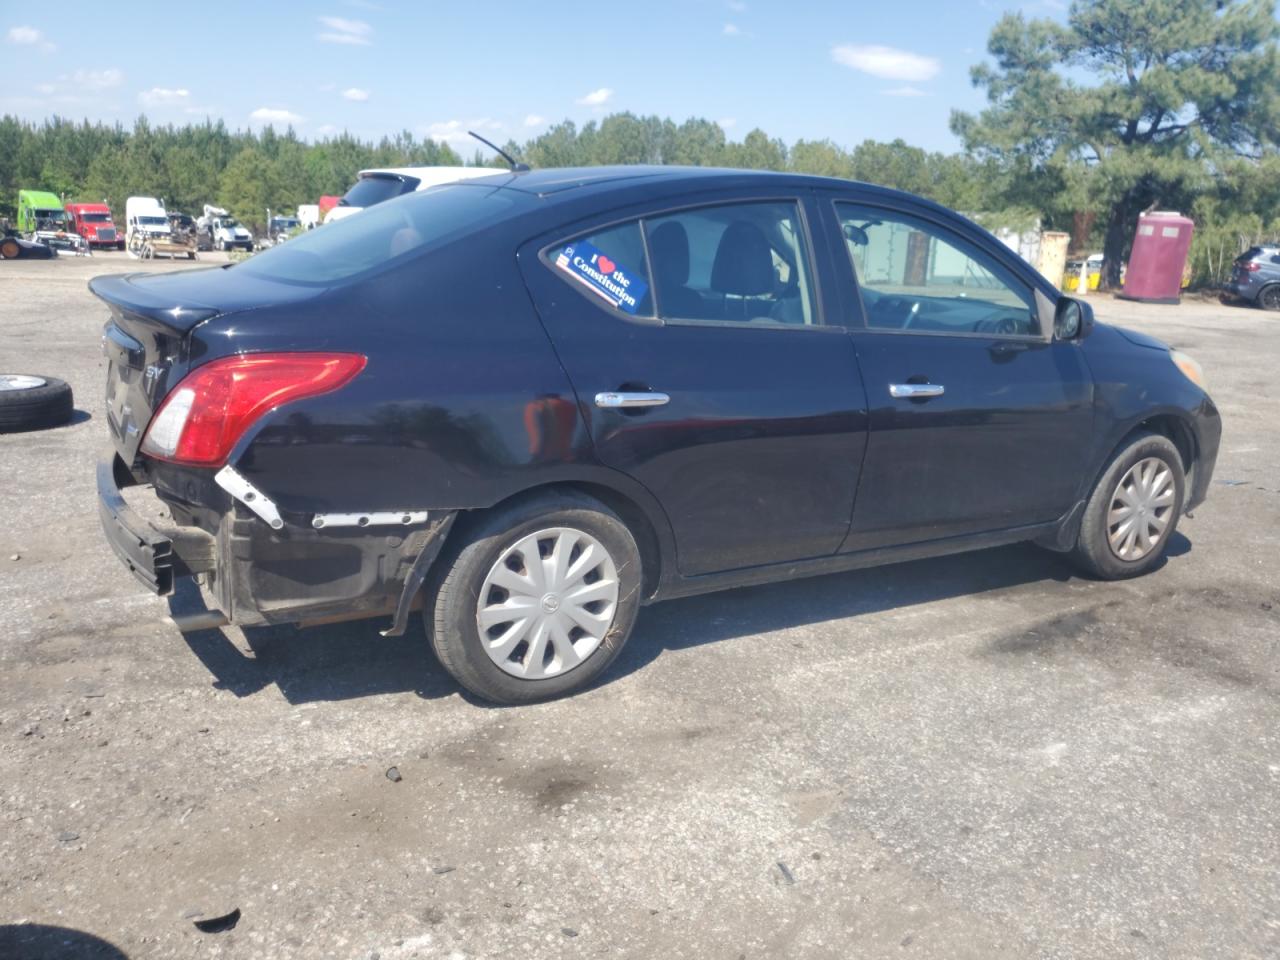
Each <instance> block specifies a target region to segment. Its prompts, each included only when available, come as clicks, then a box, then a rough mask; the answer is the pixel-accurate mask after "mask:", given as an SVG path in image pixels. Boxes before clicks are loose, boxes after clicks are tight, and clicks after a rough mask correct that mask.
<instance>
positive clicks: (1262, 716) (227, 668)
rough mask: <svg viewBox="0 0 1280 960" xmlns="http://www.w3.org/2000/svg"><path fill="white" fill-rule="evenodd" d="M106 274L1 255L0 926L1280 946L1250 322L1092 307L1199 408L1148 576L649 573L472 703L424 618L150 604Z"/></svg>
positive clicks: (646, 947)
mask: <svg viewBox="0 0 1280 960" xmlns="http://www.w3.org/2000/svg"><path fill="white" fill-rule="evenodd" d="M204 259H208V256H207V255H206V256H205V258H204ZM128 266H129V264H128V262H127V261H125V260H124V259H123V258H122V257H111V256H98V257H95V258H94V259H93V260H91V261H76V260H65V259H64V260H61V261H58V262H51V263H25V262H11V263H7V264H0V370H3V371H5V372H28V373H46V374H51V375H55V376H60V377H63V378H65V379H67V380H69V381H70V382H71V383H72V385H73V387H74V388H75V392H76V401H77V408H78V409H79V411H81V412H80V413H79V414H78V416H77V420H76V422H74V423H73V424H71V425H69V426H66V427H63V428H60V429H55V430H50V431H45V432H41V433H33V434H23V435H5V436H0V623H2V624H3V631H0V744H3V747H2V749H0V955H4V956H21V957H27V956H30V957H51V956H56V957H70V956H81V955H84V956H89V955H94V956H98V955H101V956H113V955H114V954H110V953H109V952H104V953H100V954H95V953H92V952H91V946H90V941H89V940H87V939H84V937H86V936H90V935H91V936H92V937H96V938H102V940H105V941H107V942H108V943H110V944H113V945H114V946H115V948H116V949H118V950H119V951H120V952H121V953H123V954H124V955H127V956H129V957H135V958H138V957H170V956H177V957H236V958H244V957H262V958H280V957H295V956H296V957H342V958H368V957H373V956H378V957H380V958H382V960H391V958H402V957H414V956H416V957H450V958H452V957H503V958H510V957H521V958H537V957H602V956H610V957H635V958H641V957H663V958H683V957H689V958H721V957H723V958H727V960H737V958H743V957H746V958H760V957H788V958H792V957H805V958H833V960H834V958H841V960H844V958H850V957H858V958H870V957H936V958H941V957H955V958H970V957H971V958H983V960H992V958H1004V957H1009V958H1015V957H1016V958H1028V957H1043V958H1082V957H1107V958H1171V957H1185V958H1231V960H1240V958H1263V957H1276V956H1280V873H1278V870H1280V734H1278V733H1277V723H1278V721H1280V709H1278V705H1277V698H1278V696H1280V673H1278V668H1277V655H1278V654H1280V579H1278V578H1277V561H1278V560H1280V442H1278V441H1280V400H1278V399H1277V392H1276V388H1275V383H1276V374H1275V371H1276V369H1277V367H1278V366H1280V317H1277V316H1275V315H1270V316H1269V315H1266V314H1264V313H1262V312H1260V311H1256V310H1251V309H1243V308H1237V307H1227V306H1222V305H1219V304H1217V303H1191V302H1188V303H1185V304H1183V305H1182V306H1179V307H1144V306H1136V305H1133V304H1126V303H1123V302H1121V301H1114V300H1110V299H1104V298H1101V297H1099V298H1095V303H1096V306H1097V310H1098V313H1099V315H1100V317H1101V318H1102V319H1106V320H1113V321H1116V322H1121V323H1125V324H1127V325H1130V326H1133V327H1136V328H1138V329H1141V330H1144V331H1147V332H1150V333H1152V334H1154V335H1156V336H1159V337H1161V338H1163V339H1165V340H1167V341H1169V342H1171V343H1173V344H1174V345H1177V346H1179V347H1182V348H1184V349H1186V350H1188V351H1190V352H1191V353H1192V354H1193V355H1194V356H1196V357H1197V359H1199V360H1200V361H1201V362H1202V363H1203V364H1204V366H1205V368H1206V370H1207V373H1208V377H1209V379H1210V386H1211V389H1212V392H1213V394H1214V397H1215V399H1216V400H1217V402H1218V404H1219V406H1220V407H1221V410H1222V413H1223V417H1224V421H1225V433H1224V439H1223V449H1222V453H1221V456H1220V459H1219V462H1218V469H1217V475H1216V480H1215V482H1214V485H1213V488H1212V490H1211V496H1210V500H1209V502H1208V503H1207V504H1206V505H1205V506H1204V507H1202V508H1201V509H1200V510H1198V511H1197V514H1196V517H1195V519H1194V520H1191V521H1184V524H1183V526H1182V528H1181V530H1182V532H1183V534H1184V536H1182V537H1179V538H1178V539H1177V540H1176V541H1175V543H1174V545H1173V550H1172V554H1173V555H1172V556H1171V558H1170V559H1169V561H1168V563H1167V564H1166V565H1165V566H1164V567H1163V568H1162V569H1160V570H1159V571H1157V572H1156V573H1154V574H1152V575H1150V576H1148V577H1146V578H1144V579H1142V580H1139V581H1130V582H1126V583H1116V584H1104V583H1095V582H1090V581H1088V580H1084V579H1081V578H1079V577H1077V576H1075V575H1074V573H1073V572H1072V570H1071V568H1069V567H1068V566H1067V565H1066V564H1065V563H1064V562H1063V561H1062V560H1061V559H1059V558H1057V557H1055V556H1053V555H1050V554H1047V553H1043V552H1040V551H1038V550H1036V549H1034V548H1032V547H1011V548H1003V549H998V550H991V551H986V552H982V553H978V554H972V555H968V556H960V557H951V558H947V559H942V560H934V561H925V562H918V563H911V564H904V565H900V566H895V567H888V568H882V569H879V570H872V571H863V572H856V573H850V574H842V575H837V576H829V577H824V578H820V579H815V580H808V581H800V582H794V583H789V584H779V585H774V586H769V587H764V588H759V589H752V590H742V591H735V592H730V593H723V594H719V595H713V596H708V597H701V598H696V599H691V600H683V601H676V602H671V603H668V604H663V605H659V606H654V607H650V608H647V609H646V610H644V611H643V612H642V613H641V617H640V621H639V624H638V628H637V630H636V633H635V635H634V636H633V638H632V640H631V643H630V645H629V647H628V648H627V650H626V651H624V654H623V656H622V658H621V660H620V662H619V663H618V664H617V665H616V667H615V668H614V669H613V670H612V671H611V672H610V674H609V675H608V677H607V680H606V682H605V683H603V684H602V685H600V686H599V687H598V688H596V689H594V690H592V691H590V692H588V693H585V694H583V695H580V696H577V697H574V698H571V699H568V700H563V701H560V702H557V703H552V704H547V705H543V706H537V707H530V708H519V709H494V708H490V707H486V706H484V705H481V704H477V703H474V702H470V701H468V700H467V699H464V698H463V697H462V696H461V695H460V694H459V692H458V689H457V687H456V686H455V685H454V684H453V683H452V682H451V681H450V680H449V678H448V677H447V676H445V675H444V674H443V673H442V671H441V670H440V668H439V667H438V666H437V665H436V664H435V663H434V662H433V660H432V659H431V655H430V653H429V651H428V649H427V646H426V644H425V641H424V640H423V638H422V634H421V630H420V627H419V626H418V625H417V623H416V622H415V624H414V627H413V629H412V630H411V631H410V633H409V635H407V636H406V637H404V638H401V639H396V640H384V639H382V638H380V637H379V636H378V634H377V630H378V629H379V628H380V627H381V626H383V624H382V623H380V622H377V621H373V622H368V623H364V624H354V625H344V626H330V627H323V628H316V629H311V630H295V629H292V628H281V629H271V630H255V631H243V632H242V631H240V630H238V629H232V628H227V629H224V630H217V631H209V632H205V633H201V634H198V635H193V636H190V637H187V638H184V637H183V636H182V635H181V634H179V633H178V632H177V630H176V629H174V628H173V627H172V625H168V624H166V623H165V621H164V617H165V615H166V614H167V613H168V610H169V608H168V606H167V604H166V603H165V601H163V600H160V599H158V598H155V597H151V596H149V595H147V594H146V593H145V592H144V591H143V590H142V588H141V587H140V586H138V585H137V584H136V583H135V582H134V581H133V580H132V579H131V578H130V577H129V575H128V574H127V573H126V572H125V570H124V568H123V567H122V566H121V565H120V564H119V563H118V562H117V561H116V559H115V558H114V556H113V555H112V554H111V553H110V551H109V549H108V547H107V546H106V544H105V542H104V541H103V539H102V537H101V535H100V532H99V528H98V520H97V515H96V498H95V492H94V477H93V468H94V462H95V458H96V456H97V454H98V452H99V450H100V449H102V447H103V446H104V444H105V437H106V427H105V425H104V423H103V408H102V398H101V394H102V380H103V377H104V372H103V366H102V361H101V358H100V353H99V347H98V338H99V332H100V329H101V324H102V322H103V319H104V310H103V309H102V308H101V307H100V306H99V305H98V304H97V303H96V301H95V300H94V299H93V298H92V297H91V296H90V295H89V293H88V292H87V290H86V289H85V281H86V280H87V279H88V277H90V276H92V275H94V274H97V273H102V272H115V271H120V270H124V269H127V268H128ZM158 269H169V267H168V266H167V265H160V266H159V267H158ZM11 557H18V558H19V559H11ZM393 765H394V766H396V767H397V768H398V770H399V772H400V774H401V776H402V779H401V780H400V781H399V782H392V781H391V780H389V779H388V778H387V776H386V775H385V773H386V771H387V769H388V768H389V767H391V766H393ZM232 908H238V909H239V910H240V911H241V917H240V920H239V922H238V924H237V925H236V926H235V927H234V929H232V930H229V931H225V932H220V933H203V932H200V931H199V930H197V929H196V928H195V927H194V925H193V920H194V919H198V918H199V917H203V918H206V919H207V918H211V917H215V916H217V915H219V914H222V913H226V912H228V911H230V910H231V909H232ZM5 925H10V926H5ZM13 925H23V926H13ZM37 925H38V926H37ZM45 928H61V932H55V933H50V932H48V931H47V930H46V929H45ZM59 944H64V945H63V946H59Z"/></svg>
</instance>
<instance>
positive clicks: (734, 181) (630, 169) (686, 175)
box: [471, 164, 851, 197]
mask: <svg viewBox="0 0 1280 960" xmlns="http://www.w3.org/2000/svg"><path fill="white" fill-rule="evenodd" d="M641 180H645V181H649V182H651V183H654V184H662V185H663V186H677V185H681V184H694V185H702V186H706V187H711V186H713V185H714V186H741V185H743V184H748V183H761V182H773V183H779V184H781V183H790V184H802V185H807V186H814V185H820V184H826V185H828V186H830V185H833V184H841V185H848V184H849V183H850V182H851V181H848V180H836V179H834V178H831V177H814V176H809V175H806V174H796V173H777V172H774V171H771V170H734V169H729V168H724V167H678V166H657V165H652V166H650V165H639V164H638V165H632V166H611V167H555V168H551V169H547V170H528V171H523V172H517V173H508V172H495V174H494V175H493V176H490V177H484V178H481V179H479V180H473V181H471V182H472V183H478V184H482V185H485V186H500V187H503V188H505V189H510V190H518V191H520V192H522V193H530V194H533V195H535V196H540V197H549V196H553V195H555V194H558V193H565V192H567V191H570V190H589V189H590V188H605V187H608V186H609V185H611V184H612V185H619V184H622V183H624V182H626V181H632V182H635V181H641Z"/></svg>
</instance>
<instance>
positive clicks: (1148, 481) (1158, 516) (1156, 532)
mask: <svg viewBox="0 0 1280 960" xmlns="http://www.w3.org/2000/svg"><path fill="white" fill-rule="evenodd" d="M1176 492H1177V489H1176V487H1175V486H1174V482H1173V471H1172V470H1171V469H1169V465H1168V464H1167V463H1165V462H1164V461H1163V460H1161V459H1159V458H1158V457H1147V459H1145V460H1139V461H1138V462H1137V463H1135V464H1134V465H1133V466H1132V467H1130V468H1129V470H1128V472H1126V473H1125V475H1124V476H1123V477H1122V478H1121V479H1120V483H1119V484H1118V485H1117V486H1116V490H1115V493H1113V494H1112V495H1111V509H1110V511H1109V512H1108V513H1107V540H1108V542H1109V543H1110V544H1111V552H1112V553H1114V554H1115V555H1116V556H1117V557H1119V558H1120V559H1121V560H1130V561H1132V560H1141V559H1142V558H1143V557H1145V556H1147V555H1148V554H1149V553H1151V551H1152V550H1154V549H1155V548H1156V547H1157V546H1158V545H1159V543H1160V541H1161V539H1162V538H1163V537H1164V534H1165V531H1166V530H1167V529H1168V527H1169V521H1170V520H1171V519H1172V518H1173V501H1174V494H1175V493H1176Z"/></svg>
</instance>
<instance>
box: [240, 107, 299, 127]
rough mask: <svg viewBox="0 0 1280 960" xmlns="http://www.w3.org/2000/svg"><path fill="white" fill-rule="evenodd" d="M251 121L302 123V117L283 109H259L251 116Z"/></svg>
mask: <svg viewBox="0 0 1280 960" xmlns="http://www.w3.org/2000/svg"><path fill="white" fill-rule="evenodd" d="M249 119H250V120H257V121H258V122H259V123H285V124H289V123H293V124H298V123H302V117H300V116H298V115H297V114H296V113H294V112H293V111H292V110H285V109H283V108H281V107H259V108H258V109H257V110H255V111H253V113H251V114H249Z"/></svg>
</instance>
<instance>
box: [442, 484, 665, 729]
mask: <svg viewBox="0 0 1280 960" xmlns="http://www.w3.org/2000/svg"><path fill="white" fill-rule="evenodd" d="M451 556H452V560H451V562H450V561H449V560H448V558H447V557H446V558H445V565H444V567H443V571H444V572H443V576H442V578H439V579H438V580H437V582H436V586H435V589H434V603H432V602H431V600H432V597H431V596H430V595H429V597H428V606H427V611H428V613H427V615H426V616H424V620H425V621H426V622H427V629H428V633H429V634H430V637H431V643H432V646H433V648H434V649H435V652H436V656H437V657H438V658H439V660H440V663H441V664H442V665H443V666H444V667H445V669H447V670H448V671H449V673H451V674H452V675H453V676H454V678H455V679H457V681H458V682H459V683H460V684H462V685H463V686H464V687H466V688H467V689H468V690H470V691H471V692H472V693H474V694H476V695H477V696H479V697H483V698H484V699H486V700H491V701H493V702H495V703H506V704H517V703H531V702H535V701H539V700H548V699H551V698H553V697H558V696H563V695H564V694H567V693H571V692H574V691H577V690H580V689H582V688H584V687H586V686H588V685H589V684H591V683H592V682H593V681H594V680H595V679H596V678H597V677H599V676H600V674H601V673H602V672H604V670H605V669H606V668H607V667H608V666H609V664H610V663H611V662H612V661H613V658H614V657H616V656H617V655H618V652H619V651H620V650H621V649H622V646H623V644H624V643H626V640H627V637H628V636H629V635H630V633H631V628H632V625H633V624H634V623H635V618H636V613H637V611H638V608H639V602H640V583H641V573H640V552H639V550H638V549H637V547H636V542H635V538H634V537H632V535H631V532H630V530H628V529H627V527H626V525H625V524H624V523H623V522H622V521H621V520H620V519H619V518H618V516H617V515H616V514H615V513H613V511H611V510H610V509H609V508H608V507H606V506H605V505H604V504H602V503H600V502H598V501H596V500H594V499H592V498H590V497H587V496H585V495H582V494H578V493H575V492H560V493H555V494H551V495H547V496H543V497H538V498H536V499H531V500H527V501H524V502H522V503H519V504H517V505H515V506H512V507H508V508H505V509H501V510H499V511H496V512H495V513H494V514H493V515H492V516H490V517H488V518H486V519H485V520H483V521H482V522H480V523H479V525H478V526H476V527H475V528H474V529H473V530H471V531H470V533H469V535H467V536H466V539H465V541H464V543H463V546H462V547H461V549H458V550H456V552H454V553H453V554H451Z"/></svg>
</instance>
